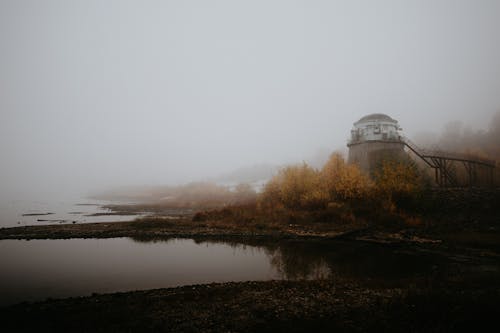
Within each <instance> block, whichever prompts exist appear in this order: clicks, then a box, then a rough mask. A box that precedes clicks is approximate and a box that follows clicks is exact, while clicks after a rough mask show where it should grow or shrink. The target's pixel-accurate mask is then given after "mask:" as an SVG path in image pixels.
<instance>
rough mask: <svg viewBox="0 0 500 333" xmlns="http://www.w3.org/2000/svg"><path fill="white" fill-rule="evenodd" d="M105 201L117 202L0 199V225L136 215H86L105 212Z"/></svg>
mask: <svg viewBox="0 0 500 333" xmlns="http://www.w3.org/2000/svg"><path fill="white" fill-rule="evenodd" d="M106 204H117V202H97V201H95V200H88V199H79V198H75V199H69V200H10V201H0V228H1V227H16V226H24V225H42V224H63V223H73V222H74V223H91V222H116V221H130V220H133V219H135V218H136V217H137V216H133V215H123V216H120V215H111V216H90V215H92V214H95V213H109V212H110V211H109V210H107V209H104V208H102V207H101V206H102V205H106Z"/></svg>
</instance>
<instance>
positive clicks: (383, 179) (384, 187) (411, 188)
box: [375, 160, 423, 194]
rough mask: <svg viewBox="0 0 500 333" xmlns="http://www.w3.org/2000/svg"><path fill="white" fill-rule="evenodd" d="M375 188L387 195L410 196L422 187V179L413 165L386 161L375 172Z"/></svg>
mask: <svg viewBox="0 0 500 333" xmlns="http://www.w3.org/2000/svg"><path fill="white" fill-rule="evenodd" d="M375 179H376V184H377V188H378V189H379V190H380V191H381V192H383V193H387V194H412V193H415V192H416V191H418V190H420V189H421V187H422V183H423V181H422V177H421V175H420V173H419V172H418V169H417V168H416V166H415V165H413V164H411V163H408V162H405V161H392V160H387V161H384V162H382V165H381V167H380V168H379V170H377V171H376V172H375Z"/></svg>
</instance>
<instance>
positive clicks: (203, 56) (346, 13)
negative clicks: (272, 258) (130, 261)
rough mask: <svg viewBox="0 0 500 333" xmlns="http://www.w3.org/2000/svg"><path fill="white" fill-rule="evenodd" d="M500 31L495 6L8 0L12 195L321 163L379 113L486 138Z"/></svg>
mask: <svg viewBox="0 0 500 333" xmlns="http://www.w3.org/2000/svg"><path fill="white" fill-rule="evenodd" d="M499 31H500V1H496V0H491V1H489V0H474V1H473V0H468V1H465V0H414V1H413V0H408V1H401V0H385V1H382V0H381V1H353V0H346V1H327V0H325V1H292V0H282V1H276V0H266V1H260V0H253V1H235V0H225V1H205V0H198V1H152V0H149V1H148V0H143V1H125V0H116V1H111V0H109V1H103V0H95V1H93V0H81V1H79V0H74V1H67V0H59V1H55V0H45V1H38V0H32V1H29V0H1V1H0V47H1V49H0V50H1V52H0V184H1V186H0V198H14V197H16V198H17V197H27V196H32V197H45V196H62V195H69V194H75V195H76V194H78V195H79V194H82V195H84V194H87V193H90V192H92V191H98V190H102V189H105V188H107V187H113V186H129V185H155V184H181V183H185V182H189V181H195V180H204V179H211V178H213V177H217V176H219V175H223V174H226V173H231V172H232V171H233V170H237V169H239V168H244V167H247V166H252V165H262V164H269V165H281V164H284V163H292V162H300V161H302V160H308V159H311V158H312V159H314V158H315V156H316V157H317V155H318V152H324V151H327V152H328V151H334V150H338V149H345V145H346V141H347V139H348V137H349V131H350V129H351V127H352V123H353V122H355V121H356V120H358V119H359V118H360V117H362V116H363V115H366V114H369V113H378V112H382V113H386V114H388V115H390V116H391V117H393V118H395V119H397V120H398V121H399V123H400V125H401V126H402V127H403V130H404V133H405V135H407V136H409V137H410V138H411V137H415V136H418V134H419V133H422V132H426V131H427V132H433V133H440V132H441V131H442V130H443V129H444V128H445V126H446V124H448V123H449V122H450V121H454V120H457V121H461V122H462V124H464V126H466V127H468V128H470V129H471V130H472V131H479V130H481V129H484V130H488V128H489V126H490V121H491V119H493V115H494V114H495V113H496V112H498V111H499V110H500V34H499ZM436 138H439V135H437V136H436Z"/></svg>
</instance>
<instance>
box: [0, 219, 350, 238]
mask: <svg viewBox="0 0 500 333" xmlns="http://www.w3.org/2000/svg"><path fill="white" fill-rule="evenodd" d="M357 227H359V226H357ZM350 231H352V229H349V228H343V227H338V228H330V229H329V230H322V229H315V228H305V227H303V226H295V225H289V226H284V227H279V228H278V227H275V226H274V227H273V226H271V227H269V228H261V229H256V228H254V227H251V226H248V227H247V226H244V225H238V224H235V225H225V224H224V225H223V224H218V223H216V222H214V223H208V222H207V223H199V222H193V221H191V220H189V219H170V218H145V219H139V220H137V221H133V222H112V223H85V224H70V225H68V224H66V225H43V226H24V227H13V228H1V229H0V239H67V238H114V237H132V238H139V239H140V238H145V239H147V238H163V239H166V238H194V237H235V238H238V237H257V238H259V237H261V238H276V237H278V238H282V237H283V238H288V237H292V238H294V237H302V238H328V237H337V236H339V235H342V234H345V233H346V232H350Z"/></svg>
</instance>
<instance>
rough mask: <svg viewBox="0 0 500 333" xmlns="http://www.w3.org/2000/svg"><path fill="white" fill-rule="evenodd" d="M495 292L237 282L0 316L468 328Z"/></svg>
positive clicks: (121, 322)
mask: <svg viewBox="0 0 500 333" xmlns="http://www.w3.org/2000/svg"><path fill="white" fill-rule="evenodd" d="M499 296H500V289H499V288H498V285H496V286H495V287H489V288H484V289H482V290H479V291H478V290H477V289H474V288H470V287H469V288H464V287H463V285H450V284H448V285H447V287H446V288H443V289H440V288H432V289H429V288H419V287H415V286H413V287H411V286H410V287H408V288H367V287H364V286H361V285H357V284H354V283H351V282H348V281H340V280H337V281H336V280H329V281H322V280H316V281H268V282H242V283H224V284H207V285H195V286H185V287H179V288H170V289H157V290H147V291H135V292H128V293H117V294H107V295H93V296H91V297H83V298H69V299H63V300H53V301H45V302H41V303H35V304H19V305H16V306H11V307H9V308H5V309H2V311H0V320H1V322H2V331H3V332H263V331H265V332H306V331H321V332H327V331H328V332H332V331H340V332H367V331H370V332H451V331H453V332H470V331H472V330H479V331H483V330H485V329H487V328H490V327H492V326H490V325H494V324H496V321H497V318H498V315H500V309H499V308H498V306H497V301H498V299H499V298H498V297H499Z"/></svg>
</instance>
